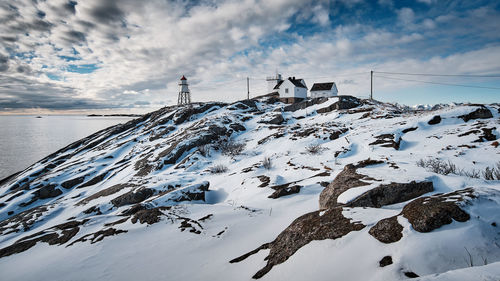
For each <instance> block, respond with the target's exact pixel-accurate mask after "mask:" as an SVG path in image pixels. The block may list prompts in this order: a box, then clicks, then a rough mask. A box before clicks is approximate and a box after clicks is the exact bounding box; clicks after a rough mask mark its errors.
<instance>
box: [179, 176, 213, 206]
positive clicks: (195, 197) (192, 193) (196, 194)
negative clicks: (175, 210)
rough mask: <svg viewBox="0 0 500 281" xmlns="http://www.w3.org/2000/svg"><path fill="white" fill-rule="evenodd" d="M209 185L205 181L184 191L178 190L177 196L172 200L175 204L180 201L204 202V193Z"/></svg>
mask: <svg viewBox="0 0 500 281" xmlns="http://www.w3.org/2000/svg"><path fill="white" fill-rule="evenodd" d="M209 187H210V183H209V182H208V181H205V182H203V183H201V184H197V185H193V186H191V187H188V188H186V190H180V191H179V192H178V195H177V196H176V197H175V198H174V199H173V200H174V201H175V202H182V201H199V200H201V201H205V191H208V188H209Z"/></svg>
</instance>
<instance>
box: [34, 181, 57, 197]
mask: <svg viewBox="0 0 500 281" xmlns="http://www.w3.org/2000/svg"><path fill="white" fill-rule="evenodd" d="M56 186H57V185H55V184H49V185H46V186H43V187H41V188H40V189H38V190H37V191H35V193H34V194H35V197H37V198H38V199H47V198H54V197H57V196H59V195H61V194H62V191H61V190H60V189H58V188H56Z"/></svg>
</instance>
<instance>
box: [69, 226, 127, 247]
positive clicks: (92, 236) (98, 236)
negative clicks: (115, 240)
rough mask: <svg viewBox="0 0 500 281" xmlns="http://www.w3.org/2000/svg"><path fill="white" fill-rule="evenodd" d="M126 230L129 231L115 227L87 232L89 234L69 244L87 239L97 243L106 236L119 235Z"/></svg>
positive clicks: (91, 242)
mask: <svg viewBox="0 0 500 281" xmlns="http://www.w3.org/2000/svg"><path fill="white" fill-rule="evenodd" d="M126 232H128V231H127V230H122V229H115V228H108V229H104V230H99V231H97V232H95V233H90V234H87V235H84V236H82V237H80V238H79V239H78V240H75V241H74V242H72V243H71V244H69V245H68V246H72V245H73V244H75V243H78V242H86V241H87V240H88V241H90V244H94V243H97V242H99V241H102V240H103V239H104V237H108V236H113V235H118V234H120V233H126Z"/></svg>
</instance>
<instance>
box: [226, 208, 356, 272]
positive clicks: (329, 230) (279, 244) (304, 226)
mask: <svg viewBox="0 0 500 281" xmlns="http://www.w3.org/2000/svg"><path fill="white" fill-rule="evenodd" d="M364 227H365V226H364V225H363V224H361V223H358V222H351V220H350V219H347V218H345V217H344V216H343V215H342V208H341V207H337V208H333V209H329V210H326V211H324V212H320V211H315V212H311V213H308V214H305V215H303V216H301V217H299V218H297V219H295V220H294V221H293V222H292V223H291V224H290V226H288V227H287V228H286V229H285V230H284V231H283V232H281V233H280V234H279V235H278V237H276V239H275V240H274V241H273V242H271V243H266V244H264V245H262V246H260V247H258V248H257V249H255V250H253V251H251V252H249V253H247V254H244V255H242V256H240V257H238V258H235V259H233V260H231V261H230V263H234V262H239V261H242V260H244V259H245V258H247V257H248V256H250V255H252V254H255V253H257V252H258V251H260V250H262V249H270V252H269V255H268V256H267V257H266V258H265V260H267V264H266V266H264V267H263V268H262V269H260V270H259V271H258V272H257V273H255V275H254V276H253V278H254V279H258V278H261V277H262V276H264V275H265V274H266V273H268V272H269V271H270V270H271V269H272V268H273V266H275V265H277V264H280V263H283V262H285V261H286V260H287V259H288V258H290V257H291V256H292V255H293V254H294V253H295V252H296V251H297V250H298V249H300V248H302V247H303V246H304V245H306V244H308V243H309V242H311V241H313V240H324V239H337V238H340V237H342V236H344V235H346V234H348V233H349V232H351V231H359V230H361V229H363V228H364Z"/></svg>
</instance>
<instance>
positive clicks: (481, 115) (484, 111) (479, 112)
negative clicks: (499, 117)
mask: <svg viewBox="0 0 500 281" xmlns="http://www.w3.org/2000/svg"><path fill="white" fill-rule="evenodd" d="M458 118H462V119H463V120H464V121H465V122H467V121H469V120H473V119H488V118H493V114H492V113H491V111H490V110H489V109H488V108H486V107H484V106H481V107H480V108H478V109H476V110H474V111H472V112H471V113H468V114H464V115H460V116H458Z"/></svg>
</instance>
